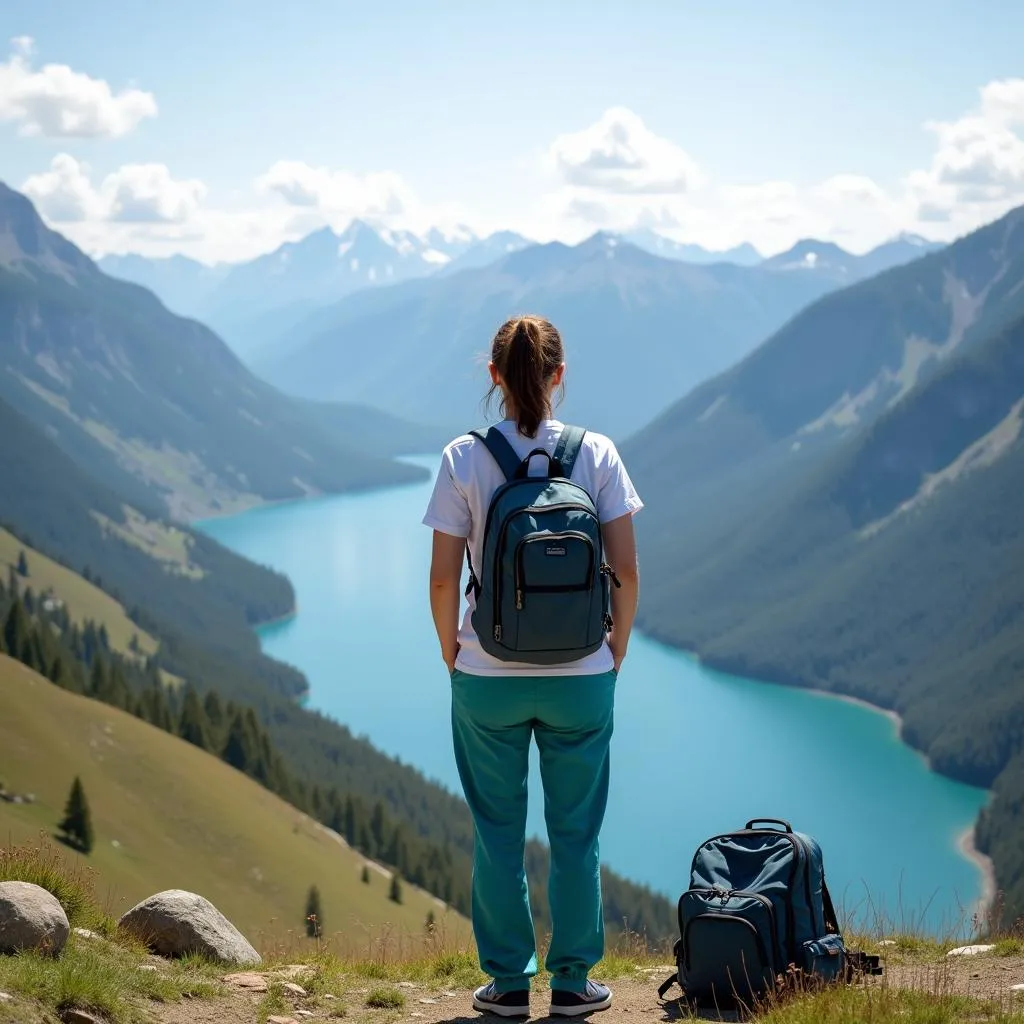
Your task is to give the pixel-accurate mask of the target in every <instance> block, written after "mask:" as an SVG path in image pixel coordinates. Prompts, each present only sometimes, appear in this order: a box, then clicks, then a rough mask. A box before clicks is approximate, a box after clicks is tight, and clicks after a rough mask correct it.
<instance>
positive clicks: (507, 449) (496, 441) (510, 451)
mask: <svg viewBox="0 0 1024 1024" xmlns="http://www.w3.org/2000/svg"><path fill="white" fill-rule="evenodd" d="M469 435H470V437H475V438H476V439H477V440H478V441H483V443H484V445H485V446H486V448H487V450H488V451H489V452H490V453H491V456H492V458H493V459H494V461H495V462H496V463H497V464H498V465H499V466H500V467H501V471H502V473H504V474H505V479H506V480H511V479H512V478H513V477H514V476H515V475H516V471H517V470H518V469H519V464H520V462H522V461H523V460H522V459H520V458H519V456H518V455H516V450H515V448H513V447H512V445H510V444H509V443H508V438H507V437H505V435H504V434H503V433H502V432H501V431H500V430H499V429H498V428H497V427H489V428H488V429H487V430H471V431H470V432H469Z"/></svg>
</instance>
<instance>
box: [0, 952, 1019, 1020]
mask: <svg viewBox="0 0 1024 1024" xmlns="http://www.w3.org/2000/svg"><path fill="white" fill-rule="evenodd" d="M147 966H148V967H150V968H153V969H155V970H156V971H163V970H166V969H167V963H166V961H162V960H160V959H159V958H157V957H150V958H148V963H147ZM621 966H622V965H620V969H621ZM670 972H671V968H670V967H669V966H668V965H667V964H651V963H647V964H644V965H640V966H634V967H633V969H632V970H631V971H630V972H629V974H625V975H622V976H619V977H617V978H614V979H613V980H611V982H610V984H611V987H612V989H613V991H614V994H615V1005H614V1006H613V1008H612V1009H611V1010H610V1011H608V1012H607V1013H606V1014H604V1015H603V1016H600V1017H599V1019H600V1020H604V1021H607V1022H608V1024H611V1022H613V1021H615V1020H619V1019H622V1017H623V1016H633V1017H636V1018H638V1019H646V1020H653V1021H659V1020H660V1021H672V1020H684V1019H692V1018H691V1015H690V1013H689V1011H687V1010H685V1009H684V1008H683V1007H681V1006H680V1004H679V1003H678V1002H676V1001H673V1000H669V1001H667V1002H661V1001H660V1000H659V999H658V995H657V987H658V984H659V983H660V982H661V981H662V980H663V979H664V978H665V977H667V975H668V974H669V973H670ZM382 973H385V972H382ZM386 973H387V974H389V975H391V976H392V977H395V976H397V974H400V973H401V972H400V970H397V971H396V969H395V968H391V969H389V970H388V971H387V972H386ZM1013 985H1022V986H1024V953H1017V954H1013V955H999V954H998V953H996V952H995V951H988V952H986V953H982V954H978V955H976V956H971V957H946V956H941V955H936V956H925V957H922V956H920V955H917V954H913V955H907V954H903V953H899V952H893V953H890V954H889V955H888V962H887V971H886V974H885V976H884V977H883V978H880V979H870V980H868V981H866V982H865V983H864V985H863V986H862V991H860V992H859V993H858V992H854V991H851V992H850V995H857V996H859V997H860V998H861V999H862V1000H863V1006H864V1010H863V1016H861V1015H860V1014H859V1013H858V1014H857V1015H855V1016H853V1017H849V1016H847V1015H846V1014H845V1013H844V1014H843V1015H842V1016H841V1017H840V1016H839V1015H838V1014H837V1015H835V1016H833V1015H832V1013H828V1012H822V1013H821V1014H820V1015H815V1016H813V1017H800V1018H793V1019H799V1020H801V1021H802V1020H804V1019H808V1020H812V1019H814V1020H821V1021H823V1022H824V1021H830V1020H833V1019H834V1020H843V1021H860V1020H865V1021H868V1020H872V1021H874V1020H880V1021H882V1020H884V1021H889V1020H890V1019H891V1020H894V1021H895V1020H900V1019H904V1020H908V1021H912V1022H916V1021H918V1020H922V1021H924V1020H927V1021H930V1022H935V1024H944V1022H946V1021H947V1020H948V1021H957V1020H973V1021H978V1022H981V1021H1000V1022H1001V1021H1006V1022H1009V1021H1024V995H1022V996H1021V997H1020V998H1018V997H1017V996H1016V994H1015V993H1013V991H1012V986H1013ZM217 989H218V993H219V994H216V995H214V996H212V997H204V998H188V997H186V998H184V999H182V1000H181V1001H180V1002H174V1003H169V1004H159V1003H150V1004H149V1005H148V1006H147V1007H145V1008H143V1012H144V1015H145V1016H144V1017H143V1018H141V1019H146V1018H148V1019H149V1020H150V1021H152V1022H153V1024H304V1022H306V1021H310V1022H313V1021H332V1020H335V1021H336V1020H338V1019H339V1018H342V1017H344V1018H345V1019H346V1020H349V1021H357V1022H367V1024H369V1022H374V1024H384V1022H388V1024H390V1022H396V1021H410V1022H412V1021H417V1022H421V1024H442V1022H445V1024H460V1022H463V1021H465V1022H470V1021H481V1020H483V1019H486V1018H482V1017H481V1015H480V1014H478V1013H477V1012H476V1011H474V1010H473V1008H472V1004H471V993H472V990H471V987H468V986H467V987H463V985H462V984H459V983H458V981H457V982H456V984H455V985H454V986H453V987H447V986H446V985H445V984H440V985H439V984H437V983H432V982H427V981H423V980H417V981H410V980H398V981H382V982H378V981H375V980H374V979H372V978H366V977H363V976H361V975H359V974H347V973H345V972H344V971H337V972H336V971H334V970H333V969H331V970H329V971H326V972H325V971H324V970H322V969H320V968H319V967H318V966H317V965H309V964H293V965H283V966H279V967H274V968H266V967H261V968H258V969H255V970H245V971H232V972H229V973H227V974H223V975H220V977H219V978H218V979H217ZM328 989H333V990H335V991H333V992H332V991H327V990H328ZM905 990H906V991H910V992H916V993H920V994H921V995H922V996H923V997H925V998H926V1002H925V1003H923V1004H921V1005H922V1006H928V1005H929V1004H932V1006H931V1012H928V1013H927V1014H926V1015H925V1016H919V1015H918V1014H917V1013H916V1012H913V1011H914V1010H915V1009H916V1007H917V1006H918V1004H916V1003H908V1004H907V1008H903V1009H899V1008H898V1007H896V1006H894V1007H893V1011H894V1012H893V1013H892V1014H891V1015H890V1014H888V1013H886V1014H884V1015H882V1014H879V1013H878V1012H872V1011H871V1010H869V1007H872V1006H874V1008H875V1010H876V1011H877V1010H878V1009H879V1008H881V1007H886V1006H888V1005H889V1004H890V1003H894V1000H893V998H892V996H893V994H894V993H896V992H903V991H905ZM335 993H337V994H335ZM676 993H677V994H678V990H676ZM956 996H964V997H969V998H970V999H971V1000H972V1001H973V1000H975V999H976V1000H977V1008H976V1010H972V1011H971V1012H966V1011H959V1012H958V1011H957V1010H956V1008H955V1006H956V1005H969V1004H966V1003H961V1004H952V1003H948V1000H949V998H950V997H956ZM374 1002H376V1003H384V1004H390V1005H383V1006H381V1005H377V1006H373V1005H368V1004H369V1003H374ZM796 1002H798V1000H787V1002H786V1003H783V1004H780V1006H779V1007H777V1008H775V1009H773V1010H769V1011H767V1012H766V1014H764V1015H763V1016H764V1018H765V1019H766V1020H778V1021H788V1020H789V1019H790V1016H789V1015H788V1010H787V1003H796ZM902 1005H903V1004H900V1006H901V1007H902ZM970 1005H972V1006H973V1002H972V1004H970ZM943 1007H945V1010H948V1013H947V1012H945V1010H943V1012H941V1013H940V1012H939V1010H940V1009H942V1008H943ZM702 1016H703V1019H711V1020H735V1019H737V1018H736V1017H735V1015H731V1014H721V1015H716V1014H714V1013H706V1014H703V1015H702ZM61 1019H62V1018H61V1017H58V1016H56V1015H54V1014H53V1013H52V1012H50V1011H47V1010H45V1009H44V1008H43V1007H41V1006H39V1005H38V1004H34V1003H33V1001H32V1000H26V999H23V998H20V997H14V998H10V999H7V1000H3V1001H0V1022H2V1024H14V1022H18V1024H56V1021H58V1020H61ZM104 1019H105V1018H104V1017H102V1016H100V1015H98V1014H96V1015H92V1014H89V1013H81V1012H79V1014H78V1015H77V1016H64V1017H63V1020H64V1021H65V1024H102V1022H103V1021H104ZM490 1019H495V1018H490ZM532 1019H534V1020H544V1019H549V1018H548V1017H547V993H546V991H544V990H543V989H542V987H538V989H537V990H536V991H535V993H534V997H533V1001H532Z"/></svg>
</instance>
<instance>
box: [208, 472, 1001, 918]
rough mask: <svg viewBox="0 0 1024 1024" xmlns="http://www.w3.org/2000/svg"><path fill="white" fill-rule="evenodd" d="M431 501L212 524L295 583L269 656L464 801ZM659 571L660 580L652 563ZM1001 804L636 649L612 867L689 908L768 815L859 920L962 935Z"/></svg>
mask: <svg viewBox="0 0 1024 1024" xmlns="http://www.w3.org/2000/svg"><path fill="white" fill-rule="evenodd" d="M409 461H413V462H415V463H417V464H419V465H423V466H427V467H429V468H430V469H431V470H432V471H433V470H434V469H435V467H436V464H437V459H435V458H433V457H416V458H414V459H410V460H409ZM430 486H431V485H430V483H423V484H415V485H410V486H404V487H397V488H391V489H387V490H381V491H376V492H373V493H367V494H360V495H353V496H341V497H332V498H321V499H314V500H310V501H305V502H297V503H294V504H284V505H277V506H270V507H264V508H259V509H255V510H253V511H249V512H245V513H243V514H241V515H237V516H232V517H227V518H222V519H213V520H206V521H204V522H203V523H201V524H199V526H200V528H201V529H202V530H204V531H205V532H206V533H207V534H209V535H210V536H212V537H214V538H216V539H217V540H219V541H220V542H221V543H223V544H225V545H226V546H227V547H229V548H231V549H233V550H234V551H237V552H238V553H239V554H242V555H245V556H246V557H247V558H250V559H252V560H254V561H256V562H260V563H262V564H264V565H268V566H272V567H273V568H275V569H278V570H280V571H282V572H284V573H286V574H287V575H288V576H289V578H290V579H291V581H292V583H293V585H294V587H295V591H296V595H297V599H298V612H297V614H296V615H295V617H294V618H291V619H289V620H287V621H285V622H281V623H277V624H275V625H272V626H268V627H266V628H264V629H262V630H261V631H260V636H261V639H262V643H263V647H264V649H265V650H266V651H267V653H268V654H270V655H272V656H273V657H275V658H279V659H281V660H282V661H285V662H288V663H290V664H292V665H295V666H296V667H298V668H299V669H301V670H302V671H303V672H304V673H305V674H306V676H307V678H308V679H309V683H310V694H309V705H310V706H311V707H314V708H317V709H319V710H320V711H322V712H324V713H326V714H328V715H330V716H332V717H334V718H336V719H337V720H338V721H341V722H344V723H345V724H346V725H348V726H349V728H350V729H351V730H352V731H353V732H354V733H356V734H357V735H365V736H366V737H368V738H369V739H370V740H371V741H372V742H373V743H374V745H376V746H377V747H378V748H379V749H381V750H383V751H385V752H387V753H388V754H391V755H394V756H396V757H399V758H401V760H402V761H403V762H405V763H407V764H411V765H414V766H415V767H417V768H419V769H420V770H421V771H423V772H424V773H425V774H426V775H427V776H428V777H430V778H432V779H435V780H437V781H439V782H440V783H442V784H443V785H445V786H446V787H448V788H449V789H451V790H454V791H456V792H460V788H459V780H458V775H457V773H456V770H455V760H454V756H453V754H452V748H451V734H450V725H449V690H448V675H447V671H446V669H445V667H444V665H443V664H442V662H441V659H440V655H439V653H438V648H437V640H436V637H435V634H434V630H433V625H432V623H431V618H430V611H429V607H428V604H427V570H428V566H429V560H430V531H429V530H428V529H426V528H425V527H423V526H421V525H420V517H421V516H422V514H423V511H424V508H425V506H426V503H427V499H428V496H429V493H430ZM642 514H643V513H641V515H642ZM640 567H641V580H642V575H643V549H642V548H641V551H640ZM642 601H643V594H642V582H641V602H642ZM726 737H727V740H726ZM539 786H540V782H539V776H538V774H537V770H536V759H534V768H533V777H532V778H531V799H530V828H531V830H532V831H533V832H534V833H536V834H538V835H543V829H544V825H543V815H542V805H541V800H540V788H539ZM985 799H986V794H985V792H984V791H982V790H979V789H975V788H973V787H969V786H965V785H961V784H959V783H956V782H952V781H950V780H949V779H945V778H942V777H941V776H938V775H936V774H934V773H932V772H930V771H929V770H928V768H927V765H926V764H925V762H924V760H923V758H922V757H921V756H920V755H919V754H917V753H915V752H914V751H912V750H910V749H909V748H908V747H906V746H905V745H903V744H902V743H901V742H900V741H899V739H898V736H897V732H896V726H895V724H894V723H893V721H891V720H890V719H889V718H888V717H886V716H885V715H883V714H880V713H878V712H876V711H874V710H872V709H869V708H866V707H862V706H859V705H855V704H852V703H848V702H845V701H841V700H838V699H834V698H831V697H825V696H821V695H818V694H814V693H808V692H804V691H800V690H793V689H787V688H784V687H779V686H772V685H769V684H765V683H761V682H757V681H754V680H748V679H740V678H735V677H731V676H726V675H722V674H720V673H716V672H711V671H709V670H707V669H706V668H704V667H702V666H701V665H700V664H699V663H698V662H697V661H696V660H695V659H693V658H692V657H690V656H688V655H686V654H685V653H682V652H680V651H676V650H673V649H671V648H667V647H664V646H662V645H661V644H658V643H655V642H654V641H651V640H649V639H647V638H646V637H644V636H642V635H635V636H634V638H633V639H632V641H631V643H630V650H629V656H628V657H627V659H626V662H625V663H624V665H623V668H622V672H621V674H620V677H619V684H618V692H617V697H616V724H615V737H614V740H613V747H612V783H611V794H610V799H609V805H608V813H607V817H606V819H605V826H604V831H603V833H602V839H601V852H602V858H603V860H604V861H605V862H606V863H607V864H608V865H609V866H610V867H612V868H613V869H615V870H616V871H618V872H620V873H621V874H623V875H625V876H627V877H629V878H631V879H633V880H636V881H640V882H644V883H647V884H649V885H650V886H651V887H652V888H654V889H656V890H658V891H660V892H663V893H664V894H665V895H667V896H670V897H672V898H673V899H675V898H676V897H677V896H678V894H679V892H680V891H681V890H682V889H683V888H684V887H685V885H686V881H687V878H688V873H689V865H690V858H691V856H692V854H693V851H694V849H695V848H696V846H697V845H698V844H699V843H700V842H701V841H702V840H704V839H706V838H708V837H709V836H710V835H713V834H716V833H718V832H724V831H731V830H733V829H736V828H739V827H741V826H742V825H743V824H744V823H745V822H746V821H747V819H748V818H753V817H758V816H769V817H774V818H787V819H789V820H791V821H792V822H793V825H794V827H796V828H798V829H800V830H801V831H804V832H809V833H811V834H813V835H814V836H815V837H817V838H818V839H819V841H820V842H821V844H822V846H823V848H824V851H825V868H826V874H827V877H828V879H829V887H830V889H831V890H832V893H833V896H834V897H835V899H836V901H837V903H841V904H843V905H844V906H845V908H846V910H847V912H849V913H851V914H853V915H855V916H856V917H857V918H859V919H860V920H861V921H864V922H865V923H868V924H871V923H873V921H874V919H875V917H876V915H884V916H885V918H886V919H887V920H888V921H889V922H892V923H893V924H894V925H895V926H897V927H898V926H900V925H905V926H908V927H909V926H915V925H922V924H923V925H925V926H927V927H928V928H929V929H930V930H932V931H934V932H942V933H948V932H951V931H954V930H957V931H958V932H959V931H962V930H963V929H964V928H965V927H966V924H965V922H966V921H967V920H968V919H969V916H970V913H971V911H972V909H973V905H974V903H975V901H976V900H977V899H978V897H979V895H980V892H981V881H982V880H981V875H980V872H979V870H978V868H977V867H976V866H975V865H974V864H972V863H971V862H969V861H968V860H967V859H966V858H965V857H964V856H963V855H962V854H961V853H960V851H959V849H958V840H959V838H960V837H961V836H962V835H963V833H964V832H965V830H967V829H968V828H969V827H970V826H971V825H972V823H973V822H974V820H975V818H976V817H977V814H978V811H979V810H980V809H981V807H982V806H983V805H984V803H985Z"/></svg>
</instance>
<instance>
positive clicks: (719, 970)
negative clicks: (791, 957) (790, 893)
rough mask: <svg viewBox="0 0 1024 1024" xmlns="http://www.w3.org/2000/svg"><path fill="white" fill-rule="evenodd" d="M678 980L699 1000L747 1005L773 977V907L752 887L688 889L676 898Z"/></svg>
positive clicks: (722, 1004)
mask: <svg viewBox="0 0 1024 1024" xmlns="http://www.w3.org/2000/svg"><path fill="white" fill-rule="evenodd" d="M679 923H680V935H681V939H682V941H681V944H680V945H681V949H680V953H681V959H680V963H679V967H680V980H681V981H682V983H683V988H684V989H685V991H686V992H687V993H688V994H689V995H690V996H691V997H692V998H694V999H695V1000H697V1001H699V1002H702V1003H716V1004H718V1005H720V1006H725V1005H729V1004H731V1003H737V1002H739V1003H744V1004H746V1005H748V1006H749V1005H750V1004H751V1002H752V1001H753V1000H756V999H757V998H758V997H759V996H761V995H763V994H764V993H765V992H766V991H768V990H769V989H770V988H771V987H772V984H773V982H774V977H775V955H774V954H775V944H774V935H775V911H774V908H773V906H772V904H771V901H770V900H768V899H767V898H766V897H764V896H761V895H760V894H758V893H747V892H736V891H732V892H730V891H727V890H721V889H690V890H688V891H687V892H685V893H684V894H683V895H682V897H681V898H680V901H679Z"/></svg>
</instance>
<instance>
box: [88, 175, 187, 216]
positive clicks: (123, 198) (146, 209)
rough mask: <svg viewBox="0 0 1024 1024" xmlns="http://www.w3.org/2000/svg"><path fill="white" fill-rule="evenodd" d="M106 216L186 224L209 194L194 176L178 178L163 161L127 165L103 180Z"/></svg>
mask: <svg viewBox="0 0 1024 1024" xmlns="http://www.w3.org/2000/svg"><path fill="white" fill-rule="evenodd" d="M102 193H103V195H104V197H105V199H106V202H107V208H108V213H107V218H108V219H109V220H112V221H123V222H125V223H135V224H161V223H163V224H183V223H185V222H187V221H189V220H191V219H192V217H193V216H194V215H195V213H196V212H197V211H198V210H199V207H200V205H201V203H202V201H203V198H204V197H205V196H206V186H205V185H204V184H203V183H202V182H201V181H198V180H197V179H195V178H190V179H188V180H187V181H175V180H174V178H172V177H171V172H170V171H169V170H168V168H167V167H166V166H165V165H164V164H127V165H125V166H124V167H121V168H120V169H118V170H117V171H115V172H114V173H113V174H109V175H107V177H106V178H105V179H104V181H103V185H102Z"/></svg>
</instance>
